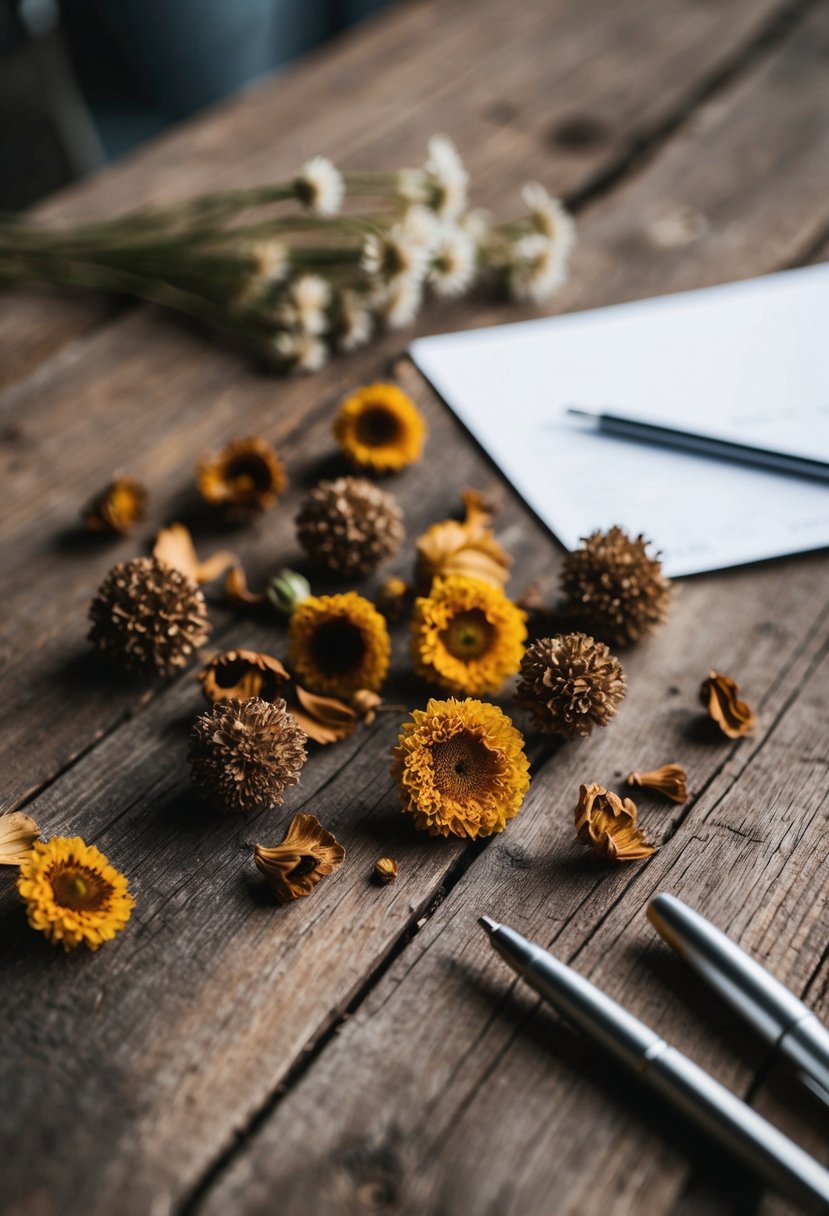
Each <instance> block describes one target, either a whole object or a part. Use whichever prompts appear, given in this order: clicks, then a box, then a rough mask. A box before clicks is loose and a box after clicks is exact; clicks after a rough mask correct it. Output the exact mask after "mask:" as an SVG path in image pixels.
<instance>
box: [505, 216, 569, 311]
mask: <svg viewBox="0 0 829 1216" xmlns="http://www.w3.org/2000/svg"><path fill="white" fill-rule="evenodd" d="M566 280H567V266H566V262H564V261H563V260H562V258H561V256H560V254H559V250H558V247H557V245H556V242H555V241H551V240H550V239H549V237H546V236H542V235H541V233H540V232H533V233H530V234H529V235H527V236H521V237H519V238H518V240H517V241H516V242H515V244H514V245H513V247H512V259H511V264H510V268H509V290H510V294H511V295H512V296H513V298H514V299H516V300H518V301H520V302H521V303H531V304H543V303H545V302H546V301H547V300H549V299H550V297H551V296H553V295H555V293H556V292H557V291H558V289H559V287H561V286H563V284H564V283H565V282H566Z"/></svg>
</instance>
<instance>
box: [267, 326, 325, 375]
mask: <svg viewBox="0 0 829 1216" xmlns="http://www.w3.org/2000/svg"><path fill="white" fill-rule="evenodd" d="M273 355H274V356H275V358H276V362H277V366H278V367H279V368H280V369H281V370H282V371H286V372H318V371H319V370H320V368H321V367H325V365H326V363H327V362H328V348H327V347H326V345H325V343H324V342H323V341H322V339H321V338H318V337H316V336H315V335H314V334H309V333H291V332H290V331H289V330H287V329H283V330H280V331H279V332H278V333H277V334H276V336H275V337H274V339H273Z"/></svg>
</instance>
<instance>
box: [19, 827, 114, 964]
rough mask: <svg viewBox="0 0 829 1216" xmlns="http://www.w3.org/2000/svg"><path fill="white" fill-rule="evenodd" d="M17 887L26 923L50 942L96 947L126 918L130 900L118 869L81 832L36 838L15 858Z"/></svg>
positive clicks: (91, 948) (70, 948) (71, 945)
mask: <svg viewBox="0 0 829 1216" xmlns="http://www.w3.org/2000/svg"><path fill="white" fill-rule="evenodd" d="M17 889H18V891H19V892H20V896H21V898H22V899H23V901H24V903H25V904H26V906H27V910H28V914H29V924H30V925H31V926H32V928H33V929H39V930H40V931H41V933H45V934H46V936H47V938H48V939H49V941H50V942H52V944H53V945H58V944H61V945H62V946H63V948H64V950H74V948H75V947H76V946H80V945H81V943H84V944H85V945H87V946H88V947H89V949H90V950H97V949H98V947H99V946H100V944H101V942H106V941H109V940H110V939H111V938H113V937H115V934H116V933H118V932H119V930H121V929H123V927H124V925H125V924H126V923H127V921H128V920H129V918H130V913H131V912H132V909H133V906H134V900H133V898H132V896H131V895H130V893H129V891H128V889H127V880H126V878H125V876H124V875H123V874H121V873H120V872H119V871H118V870H116V869H115V868H114V866H111V865H110V864H109V862H108V861H107V859H106V857H104V855H103V853H101V852H100V851H99V850H98V849H96V848H95V846H94V845H91V844H85V843H84V841H83V840H81V838H80V836H54V837H53V838H52V839H51V840H47V841H45V842H38V843H37V844H35V846H34V848H33V849H32V851H31V853H29V854H28V856H27V857H26V858H24V860H23V861H22V862H21V864H20V876H19V878H18V880H17Z"/></svg>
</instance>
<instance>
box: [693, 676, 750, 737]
mask: <svg viewBox="0 0 829 1216" xmlns="http://www.w3.org/2000/svg"><path fill="white" fill-rule="evenodd" d="M739 691H740V686H739V684H737V683H736V681H734V680H732V679H731V677H730V676H724V675H720V673H719V672H717V671H712V672H711V673H710V674H709V676H708V679H707V680H703V682H702V687H701V688H700V690H699V699H700V701H701V702H702V704H703V705H704V706H705V708H706V709H707V710H708V714H709V717H711V718H713V720H714V721H715V722H716V724H717V726H719V728H720V730H721V731H722V733H723V734H724V735H728V738H729V739H740V738H742V737H743V735H750V734H751V732H752V731H753V730H754V728H755V726H756V725H757V715H756V714H755V712H754V710H753V709H752V708H751V707H750V706H749V705H747V704H746V703H745V701H741V700H740V698H739V696H738V693H739Z"/></svg>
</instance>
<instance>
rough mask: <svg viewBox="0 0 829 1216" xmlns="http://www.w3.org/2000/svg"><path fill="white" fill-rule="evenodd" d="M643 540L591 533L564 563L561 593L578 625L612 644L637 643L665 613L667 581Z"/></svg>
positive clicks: (611, 532) (612, 533)
mask: <svg viewBox="0 0 829 1216" xmlns="http://www.w3.org/2000/svg"><path fill="white" fill-rule="evenodd" d="M648 543H649V542H648V541H646V540H645V538H644V537H643V536H637V537H635V538H634V537H630V536H628V535H627V533H626V532H623V531H622V529H621V528H611V529H610V530H609V531H608V532H593V533H591V535H590V536H588V537H585V539H584V540H583V541H582V543H581V545H580V546H579V548H578V549H574V550H573V552H572V553H568V554H567V556H566V558H565V559H564V567H563V571H562V577H561V586H562V590H563V592H564V594H565V596H566V598H567V601H568V607H569V609H570V611H571V612H572V614H573V616H574V617H575V618H576V620H577V621H578V623H579V624H580V625H583V626H584V628H585V630H586V631H587V632H589V633H591V634H593V636H594V637H597V638H601V640H602V641H605V642H610V643H611V644H612V645H613V644H615V645H617V646H626V645H629V644H630V643H632V642H638V641H641V639H642V638H644V637H645V636H647V634H649V633H651V632H652V631H653V630H654V629H655V628H656V626H657V625H660V624H662V622H663V621H664V620H665V618H666V616H667V614H668V605H669V603H670V599H671V583H670V580H669V579H667V578H666V577H665V576H664V574H663V573H662V563H661V562H660V561H659V558H658V557H655V556H651V555H650V554H649V553H648V551H647V548H648Z"/></svg>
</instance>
